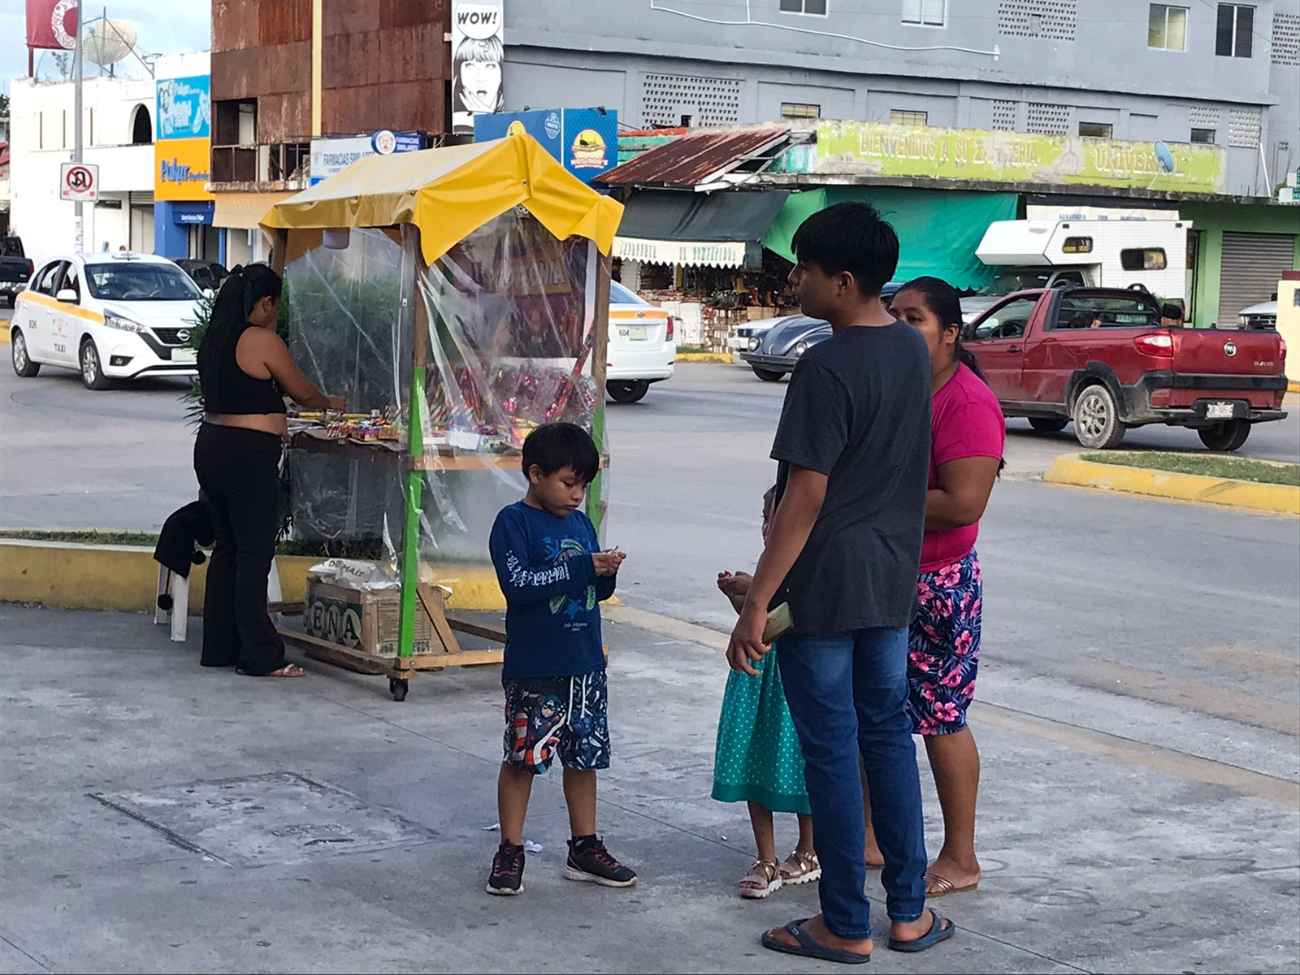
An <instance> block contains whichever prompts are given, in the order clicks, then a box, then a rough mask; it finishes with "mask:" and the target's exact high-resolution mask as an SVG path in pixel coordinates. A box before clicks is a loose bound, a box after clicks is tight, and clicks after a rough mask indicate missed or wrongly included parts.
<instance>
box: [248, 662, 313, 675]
mask: <svg viewBox="0 0 1300 975" xmlns="http://www.w3.org/2000/svg"><path fill="white" fill-rule="evenodd" d="M235 673H236V674H238V675H239V676H240V677H248V676H249V673H248V671H246V670H244V668H243V667H236V668H235ZM261 676H262V677H306V676H307V671H305V670H303V669H302V668H301V667H299V666H298V665H297V664H285V665H284V666H283V667H281V668H280V669H279V670H273V671H271V672H270V673H269V674H262V675H261Z"/></svg>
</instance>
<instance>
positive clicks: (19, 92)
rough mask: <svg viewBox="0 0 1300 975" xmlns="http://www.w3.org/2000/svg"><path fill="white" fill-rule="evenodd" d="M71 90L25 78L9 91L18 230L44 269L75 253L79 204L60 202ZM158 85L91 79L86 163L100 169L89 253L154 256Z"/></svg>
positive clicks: (85, 108) (69, 142)
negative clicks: (122, 251)
mask: <svg viewBox="0 0 1300 975" xmlns="http://www.w3.org/2000/svg"><path fill="white" fill-rule="evenodd" d="M73 89H74V86H73V84H72V82H58V83H52V84H51V83H40V82H37V81H35V80H33V79H31V78H20V79H17V80H15V81H14V82H13V84H12V85H11V87H10V126H11V135H12V139H11V141H10V146H9V152H10V196H11V202H10V217H11V230H12V232H13V233H15V234H17V235H19V236H21V237H22V239H23V245H24V248H25V249H26V251H27V255H28V256H29V257H30V258H32V260H33V261H35V262H36V263H37V264H40V263H41V262H43V261H45V260H46V259H48V258H50V257H51V256H53V255H55V254H60V253H66V252H68V251H71V250H72V249H73V246H74V241H75V239H76V222H75V218H74V214H73V204H72V203H68V202H65V201H64V200H62V199H60V195H59V179H60V170H61V167H62V164H63V163H65V162H70V161H71V160H72V153H73V148H74V144H75V136H74V128H75V120H76V115H75V108H74V105H75V92H74V90H73ZM153 116H154V82H153V79H152V78H150V79H147V80H144V81H135V80H122V79H116V78H87V79H86V80H85V82H84V88H83V92H82V142H83V161H84V162H86V163H90V164H93V165H96V166H98V167H99V187H100V192H99V200H98V201H97V202H96V203H94V204H86V205H85V207H84V214H85V215H84V227H83V239H84V246H85V249H86V250H87V251H99V250H113V251H116V250H118V249H119V248H121V247H125V248H127V249H128V250H132V251H137V252H141V253H151V252H152V251H153V249H154V207H153V190H154V179H153V168H154V148H153V135H154V121H153Z"/></svg>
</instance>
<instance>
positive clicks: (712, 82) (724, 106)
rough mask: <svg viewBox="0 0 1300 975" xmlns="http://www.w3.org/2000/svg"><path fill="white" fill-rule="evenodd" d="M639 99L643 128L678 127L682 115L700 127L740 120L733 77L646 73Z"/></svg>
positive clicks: (738, 84)
mask: <svg viewBox="0 0 1300 975" xmlns="http://www.w3.org/2000/svg"><path fill="white" fill-rule="evenodd" d="M642 98H643V102H644V110H643V114H644V116H645V124H646V125H680V124H681V121H682V117H683V116H684V115H687V116H690V117H691V119H692V121H693V122H695V123H696V124H699V125H728V124H732V123H735V122H739V121H740V81H738V80H736V79H734V78H705V77H697V76H688V75H670V74H648V75H646V76H645V87H644V92H643V95H642Z"/></svg>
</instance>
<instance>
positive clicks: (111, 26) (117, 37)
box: [81, 17, 136, 68]
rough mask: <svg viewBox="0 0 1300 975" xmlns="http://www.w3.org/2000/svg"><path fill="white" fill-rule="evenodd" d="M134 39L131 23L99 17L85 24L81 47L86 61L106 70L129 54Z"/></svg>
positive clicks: (133, 44) (133, 26) (133, 25)
mask: <svg viewBox="0 0 1300 975" xmlns="http://www.w3.org/2000/svg"><path fill="white" fill-rule="evenodd" d="M135 39H136V31H135V24H133V23H131V21H129V20H118V19H117V18H116V17H101V18H100V19H99V20H95V21H91V22H90V23H88V24H86V33H85V34H84V35H83V36H82V39H81V45H82V50H83V53H84V54H85V57H86V60H87V61H90V62H92V63H94V64H97V65H99V66H100V67H101V68H107V67H108V66H109V65H110V64H117V62H118V61H121V60H122V59H123V58H124V57H126V56H127V55H128V54H130V53H131V51H132V50H133V49H134V48H135Z"/></svg>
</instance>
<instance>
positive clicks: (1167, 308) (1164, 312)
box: [1160, 301, 1183, 322]
mask: <svg viewBox="0 0 1300 975" xmlns="http://www.w3.org/2000/svg"><path fill="white" fill-rule="evenodd" d="M1160 317H1161V318H1176V319H1178V321H1180V322H1181V321H1182V320H1183V309H1182V306H1181V305H1175V304H1174V303H1173V302H1172V301H1170V302H1166V303H1165V304H1163V305H1161V306H1160Z"/></svg>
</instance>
